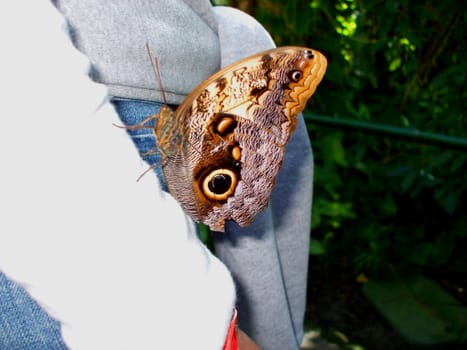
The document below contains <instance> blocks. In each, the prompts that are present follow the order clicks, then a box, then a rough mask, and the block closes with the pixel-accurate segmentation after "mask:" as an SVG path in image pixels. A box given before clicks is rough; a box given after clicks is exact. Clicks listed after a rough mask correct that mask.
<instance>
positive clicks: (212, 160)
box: [155, 47, 326, 231]
mask: <svg viewBox="0 0 467 350" xmlns="http://www.w3.org/2000/svg"><path fill="white" fill-rule="evenodd" d="M325 70H326V59H325V57H324V56H323V55H322V54H321V53H319V52H318V51H315V50H310V49H307V48H301V47H281V48H276V49H272V50H268V51H265V52H262V53H259V54H257V55H254V56H251V57H249V58H246V59H244V60H241V61H238V62H236V63H234V64H232V65H230V66H228V67H226V68H224V69H222V70H221V71H219V72H218V73H216V74H214V75H213V76H211V77H210V78H209V79H208V80H206V81H205V82H204V83H202V84H201V85H200V86H199V87H197V88H196V89H195V90H194V91H193V92H192V93H191V94H190V95H189V96H188V97H187V98H186V99H185V101H184V102H183V103H182V104H181V105H180V107H179V108H178V109H177V111H176V112H175V120H173V121H172V122H171V123H172V124H173V127H172V128H169V129H170V130H171V134H170V135H171V136H170V137H165V140H166V141H164V142H162V143H161V142H158V144H159V147H160V148H161V149H164V148H167V149H169V150H170V151H171V152H170V153H171V154H170V157H169V158H168V159H167V161H166V162H164V163H163V171H164V175H165V177H166V181H167V185H168V188H169V191H170V192H171V193H172V195H173V196H174V197H175V198H176V199H177V200H178V201H179V202H180V203H181V205H182V207H183V208H184V209H185V211H186V212H187V213H188V214H189V215H190V216H192V217H193V219H194V220H195V221H198V222H203V223H205V224H207V225H209V226H210V228H211V229H213V230H215V231H224V223H225V220H233V221H235V222H237V223H238V224H239V225H241V226H246V225H248V224H250V223H251V222H252V221H253V220H254V218H255V216H256V215H257V214H258V213H259V212H260V211H261V210H263V209H264V207H266V206H267V204H268V201H269V197H270V194H271V191H272V189H273V187H274V184H275V179H276V176H277V173H278V171H279V169H280V167H281V165H282V161H283V158H284V152H285V146H286V144H287V142H288V140H289V139H290V136H291V133H292V132H293V131H294V129H295V128H296V125H297V122H298V119H297V116H298V114H299V113H300V112H301V111H302V110H303V108H304V107H305V104H306V102H307V100H308V99H309V98H310V96H311V95H312V94H313V93H314V91H315V90H316V87H317V86H318V84H319V82H320V81H321V79H322V77H323V76H324V72H325ZM167 123H169V122H167ZM158 125H159V122H158ZM163 125H164V123H160V126H159V127H156V129H155V133H156V137H157V138H158V140H162V139H164V137H163V135H161V133H162V132H161V130H162V129H163V128H162V126H163ZM166 129H167V128H166ZM167 140H172V141H171V142H170V143H168V142H169V141H167Z"/></svg>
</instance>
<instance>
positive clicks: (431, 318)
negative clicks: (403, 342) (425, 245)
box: [362, 276, 467, 345]
mask: <svg viewBox="0 0 467 350" xmlns="http://www.w3.org/2000/svg"><path fill="white" fill-rule="evenodd" d="M362 288H363V289H362V290H363V293H364V295H365V296H366V297H367V298H368V299H369V300H370V302H371V303H372V304H373V305H374V306H375V307H376V309H377V310H378V311H379V312H380V313H381V314H382V315H383V316H384V317H385V318H386V320H387V321H388V322H389V323H390V324H391V325H392V326H393V327H394V328H395V329H396V330H397V331H398V332H399V333H400V334H401V335H402V336H403V337H404V338H406V339H407V341H409V342H410V343H413V344H417V345H442V344H449V343H460V342H461V341H465V340H466V339H467V307H465V306H463V305H461V304H460V303H459V302H458V301H457V300H456V299H454V298H453V297H452V296H451V295H450V294H448V293H447V292H446V291H445V290H444V289H442V288H441V287H439V286H438V285H437V284H436V283H435V282H433V281H432V280H429V279H426V278H424V277H421V276H416V277H406V278H404V279H393V280H380V281H376V280H370V281H369V282H368V283H366V284H365V285H363V287H362Z"/></svg>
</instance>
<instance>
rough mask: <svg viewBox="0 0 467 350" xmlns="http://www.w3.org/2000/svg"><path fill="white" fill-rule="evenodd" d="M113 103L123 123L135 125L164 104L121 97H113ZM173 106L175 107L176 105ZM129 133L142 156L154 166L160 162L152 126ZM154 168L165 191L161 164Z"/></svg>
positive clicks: (152, 124) (157, 110)
mask: <svg viewBox="0 0 467 350" xmlns="http://www.w3.org/2000/svg"><path fill="white" fill-rule="evenodd" d="M111 103H112V104H113V105H114V107H115V110H116V111H117V113H118V116H119V117H120V119H121V120H122V123H123V125H135V124H138V123H141V122H142V121H143V120H144V119H146V118H147V117H149V116H151V115H153V114H155V113H158V112H159V110H160V108H161V107H162V106H164V104H163V103H159V102H153V101H146V100H136V99H128V98H120V97H114V98H112V100H111ZM171 107H172V108H173V109H175V107H174V106H171ZM154 122H157V120H151V122H149V123H148V124H147V126H154ZM128 134H129V135H130V136H131V139H132V140H133V142H134V144H135V145H136V147H137V149H138V151H139V152H140V154H142V155H144V156H142V158H143V160H144V161H146V162H147V163H148V164H149V166H154V165H155V164H158V163H159V161H160V156H159V153H158V152H157V150H156V139H155V136H154V133H153V131H152V128H142V129H138V130H128ZM147 152H149V153H147ZM144 153H147V154H144ZM153 170H154V172H155V173H156V175H157V177H158V178H159V181H160V184H161V186H162V188H163V189H164V191H168V190H167V185H166V183H165V179H164V175H163V174H162V168H161V166H160V164H159V165H157V166H155V167H154V169H153Z"/></svg>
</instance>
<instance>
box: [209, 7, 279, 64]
mask: <svg viewBox="0 0 467 350" xmlns="http://www.w3.org/2000/svg"><path fill="white" fill-rule="evenodd" d="M213 8H214V13H215V15H216V18H217V26H218V35H219V43H220V46H221V56H222V66H226V65H227V64H229V63H232V62H234V61H236V60H239V59H241V58H244V57H246V56H249V55H252V54H255V53H257V52H259V51H263V50H268V49H271V48H273V47H275V44H274V41H273V39H272V37H271V35H270V34H269V33H268V31H267V30H266V29H265V28H264V27H263V26H262V25H261V23H259V22H258V21H257V20H256V19H255V18H253V17H252V16H250V15H249V14H247V13H245V12H243V11H240V10H238V9H236V8H233V7H228V6H214V7H213Z"/></svg>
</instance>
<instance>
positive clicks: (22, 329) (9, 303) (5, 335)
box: [0, 273, 67, 350]
mask: <svg viewBox="0 0 467 350" xmlns="http://www.w3.org/2000/svg"><path fill="white" fill-rule="evenodd" d="M0 349H1V350H65V349H67V347H66V346H65V344H64V343H63V340H62V338H61V333H60V324H59V322H57V321H56V320H54V319H52V318H51V317H49V316H48V315H47V313H46V312H45V311H44V310H43V309H42V308H41V307H40V306H39V305H38V304H37V303H36V302H35V301H34V300H33V299H32V298H31V297H30V296H29V294H28V293H27V292H26V291H25V290H24V289H23V288H22V287H20V286H19V285H18V284H16V283H14V282H12V281H11V280H9V279H8V278H7V277H6V276H5V275H4V274H2V273H0Z"/></svg>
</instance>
